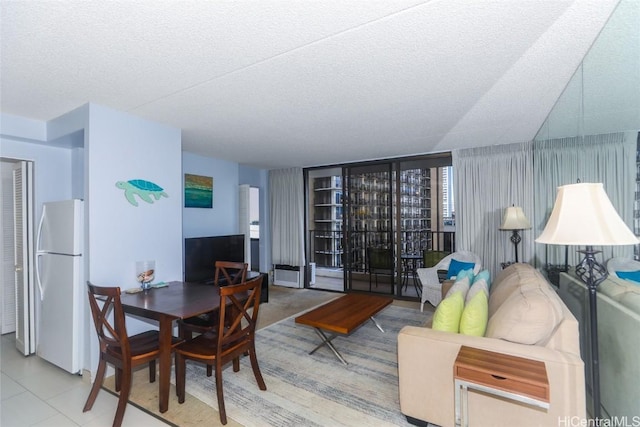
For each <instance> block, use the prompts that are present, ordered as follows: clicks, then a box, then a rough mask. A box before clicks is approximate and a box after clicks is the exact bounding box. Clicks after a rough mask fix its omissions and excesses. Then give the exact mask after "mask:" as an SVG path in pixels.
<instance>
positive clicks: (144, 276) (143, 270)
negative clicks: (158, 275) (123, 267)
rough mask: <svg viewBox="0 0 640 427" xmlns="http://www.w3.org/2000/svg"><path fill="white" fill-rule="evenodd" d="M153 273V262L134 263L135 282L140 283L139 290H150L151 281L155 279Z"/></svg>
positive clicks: (154, 263)
mask: <svg viewBox="0 0 640 427" xmlns="http://www.w3.org/2000/svg"><path fill="white" fill-rule="evenodd" d="M155 272H156V262H155V261H137V262H136V280H138V282H140V288H142V290H144V291H147V290H149V289H151V281H152V280H153V278H154V277H155Z"/></svg>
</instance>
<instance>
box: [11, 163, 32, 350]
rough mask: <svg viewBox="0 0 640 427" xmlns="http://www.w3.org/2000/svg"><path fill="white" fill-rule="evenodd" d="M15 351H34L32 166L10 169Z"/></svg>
mask: <svg viewBox="0 0 640 427" xmlns="http://www.w3.org/2000/svg"><path fill="white" fill-rule="evenodd" d="M13 197H14V212H13V220H14V251H15V254H14V256H15V281H14V283H15V286H16V348H17V349H18V350H19V351H20V352H21V353H22V354H24V355H25V356H27V355H30V354H33V353H35V351H36V326H35V299H36V296H35V286H34V256H35V251H34V248H33V244H34V240H33V212H34V199H33V162H31V161H19V162H16V163H15V165H14V168H13Z"/></svg>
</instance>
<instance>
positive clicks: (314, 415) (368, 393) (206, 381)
mask: <svg viewBox="0 0 640 427" xmlns="http://www.w3.org/2000/svg"><path fill="white" fill-rule="evenodd" d="M375 317H376V320H377V321H378V322H379V323H380V324H381V325H382V327H383V328H384V330H385V332H384V333H383V332H381V331H380V330H378V328H377V327H376V326H375V324H374V323H373V322H370V321H369V322H367V323H365V324H364V325H362V326H361V327H360V328H358V329H357V330H356V331H355V332H353V333H352V334H351V335H350V336H348V337H345V336H338V337H336V338H335V339H334V340H333V341H332V343H333V344H334V345H335V346H336V347H337V349H338V351H339V352H340V353H341V354H342V356H343V357H344V358H345V359H346V360H347V362H348V364H347V365H344V364H342V363H341V362H340V361H339V360H338V359H337V358H336V357H335V355H334V354H333V353H332V352H331V350H329V349H328V348H327V347H321V348H320V349H319V350H318V351H316V352H315V353H314V354H311V355H310V354H309V351H310V350H312V349H313V348H315V347H316V346H317V344H318V343H319V342H320V340H319V338H318V336H317V335H316V333H315V331H314V330H313V329H312V328H309V327H307V326H303V325H298V324H296V323H295V321H294V317H290V318H287V319H285V320H282V321H280V322H277V323H275V324H273V325H271V326H269V327H267V328H264V329H261V330H259V331H258V332H257V333H256V352H257V354H258V360H259V364H260V370H261V371H262V375H263V377H264V380H265V383H266V384H267V390H266V391H260V390H259V388H258V386H257V384H256V381H255V377H254V376H253V372H252V370H251V366H250V363H249V360H248V358H243V359H241V362H240V366H241V367H240V371H239V372H233V369H232V368H231V366H229V367H228V368H227V369H225V371H224V373H223V381H224V386H223V389H224V399H225V404H226V409H227V414H228V415H230V416H232V417H233V418H234V420H236V421H238V422H239V423H240V424H242V425H244V426H248V427H262V426H273V427H280V426H282V427H285V426H287V427H288V426H305V427H322V426H349V427H360V426H379V427H384V426H409V425H410V424H409V423H408V422H407V421H406V419H405V417H404V415H402V413H401V412H400V402H399V396H398V363H397V336H398V332H399V331H400V329H401V328H402V327H404V326H406V325H416V326H417V325H422V324H424V323H425V322H426V321H427V320H428V318H429V317H430V313H421V312H420V310H418V309H415V308H414V309H410V308H405V307H399V306H395V305H391V306H389V307H387V308H385V309H384V310H383V311H381V312H380V313H378V314H377V315H376V316H375ZM186 388H187V391H188V392H189V393H190V394H191V395H193V396H195V397H197V398H198V399H200V400H202V401H203V402H205V403H208V404H209V405H211V406H217V400H216V394H215V381H214V380H213V377H207V376H206V369H205V367H204V366H203V365H201V364H196V363H188V364H187V381H186Z"/></svg>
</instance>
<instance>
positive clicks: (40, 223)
mask: <svg viewBox="0 0 640 427" xmlns="http://www.w3.org/2000/svg"><path fill="white" fill-rule="evenodd" d="M46 209H47V205H44V204H43V205H42V215H41V216H40V222H39V223H38V236H37V238H36V282H37V283H38V288H39V289H40V300H41V301H42V299H43V298H44V289H42V281H41V280H40V257H41V256H42V255H44V252H42V251H41V249H40V239H41V237H42V225H43V224H44V215H45V212H46Z"/></svg>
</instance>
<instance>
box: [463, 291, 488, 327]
mask: <svg viewBox="0 0 640 427" xmlns="http://www.w3.org/2000/svg"><path fill="white" fill-rule="evenodd" d="M488 320H489V299H488V298H487V294H486V293H484V292H478V293H476V294H475V295H474V296H473V298H471V300H469V302H468V303H467V305H466V306H465V307H464V310H463V311H462V316H461V317H460V333H461V334H463V335H473V336H476V337H483V336H484V333H485V331H486V330H487V322H488Z"/></svg>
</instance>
